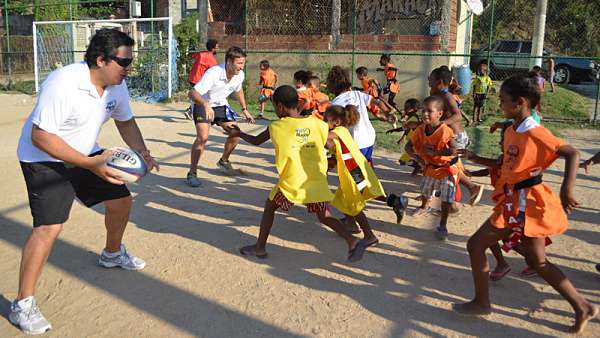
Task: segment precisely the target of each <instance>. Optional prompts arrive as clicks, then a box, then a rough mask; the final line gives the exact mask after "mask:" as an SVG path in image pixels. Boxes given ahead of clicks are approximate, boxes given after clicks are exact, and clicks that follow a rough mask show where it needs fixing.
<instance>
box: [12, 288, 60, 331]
mask: <svg viewBox="0 0 600 338" xmlns="http://www.w3.org/2000/svg"><path fill="white" fill-rule="evenodd" d="M19 303H21V305H19ZM24 303H25V304H24ZM8 319H9V320H10V322H11V323H13V324H14V325H16V326H18V327H19V328H20V329H21V331H23V333H25V334H28V335H35V334H42V333H44V332H46V331H49V330H51V329H52V325H50V323H49V322H48V320H46V318H45V317H44V315H42V313H41V312H40V308H39V307H38V306H37V304H36V303H35V298H33V296H31V297H27V298H25V299H22V300H21V301H17V300H16V299H15V301H13V302H12V304H10V313H9V314H8Z"/></svg>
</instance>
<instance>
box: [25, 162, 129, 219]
mask: <svg viewBox="0 0 600 338" xmlns="http://www.w3.org/2000/svg"><path fill="white" fill-rule="evenodd" d="M100 153H101V152H97V153H94V154H92V155H90V156H95V155H98V154H100ZM21 170H22V171H23V176H24V177H25V184H26V185H27V195H28V197H29V207H30V209H31V215H32V216H33V226H34V227H38V226H40V225H50V224H62V223H64V222H66V221H67V219H69V213H70V212H71V207H72V206H73V200H74V199H75V197H77V198H78V199H79V200H80V201H81V203H83V204H84V205H85V206H86V207H92V206H94V205H96V204H98V203H100V202H104V201H109V200H114V199H118V198H123V197H127V196H129V195H131V194H130V193H129V189H127V187H126V186H125V185H124V184H123V185H115V184H112V183H108V182H106V181H105V180H103V179H101V178H100V177H98V176H97V175H95V174H94V173H92V172H91V171H89V170H87V169H83V168H79V167H69V166H68V165H67V166H65V164H64V163H62V162H31V163H29V162H21Z"/></svg>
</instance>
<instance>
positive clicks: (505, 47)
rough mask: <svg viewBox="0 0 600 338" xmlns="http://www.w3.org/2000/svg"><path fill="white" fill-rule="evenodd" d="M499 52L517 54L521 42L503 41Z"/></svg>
mask: <svg viewBox="0 0 600 338" xmlns="http://www.w3.org/2000/svg"><path fill="white" fill-rule="evenodd" d="M497 51H498V52H503V53H517V52H518V51H519V42H518V41H502V43H501V44H500V45H499V46H498V50H497Z"/></svg>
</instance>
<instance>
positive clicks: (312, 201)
mask: <svg viewBox="0 0 600 338" xmlns="http://www.w3.org/2000/svg"><path fill="white" fill-rule="evenodd" d="M272 100H273V106H274V108H275V112H276V114H277V116H278V117H279V120H277V121H274V122H272V123H271V125H269V128H268V129H267V130H265V131H263V132H262V133H260V134H259V135H258V136H252V135H248V134H246V133H243V132H241V131H240V130H239V129H238V128H231V129H229V130H228V132H229V133H230V135H232V136H238V137H241V138H242V139H243V140H244V141H246V142H248V143H251V144H254V145H260V144H262V143H264V142H266V141H268V140H269V139H271V141H272V142H273V145H274V147H275V166H276V168H277V173H278V174H279V180H278V181H277V185H275V187H273V190H271V193H270V194H269V198H268V199H267V201H266V202H265V208H264V211H263V217H262V220H261V223H260V232H259V235H258V239H257V242H256V244H254V245H248V246H245V247H243V248H241V249H240V253H241V254H242V255H245V256H256V257H258V258H266V257H267V252H266V250H265V247H266V244H267V239H268V237H269V233H270V232H271V227H272V226H273V219H274V216H275V211H276V210H277V209H282V210H284V211H287V210H288V209H289V208H290V207H291V206H292V205H294V203H302V204H305V205H306V206H307V208H308V211H309V212H310V213H315V214H317V218H318V219H319V221H320V222H321V223H323V224H325V225H327V226H329V227H330V228H332V229H333V230H334V231H335V232H336V233H337V234H338V235H339V236H341V237H342V238H344V239H345V240H346V242H347V244H348V249H349V252H348V260H350V261H352V262H354V261H357V260H360V259H361V258H362V256H363V253H364V251H365V245H364V242H362V241H359V239H358V238H356V237H354V236H352V235H351V234H350V233H349V232H348V231H347V230H346V229H345V227H344V225H343V224H342V223H341V222H340V221H339V220H338V219H336V218H334V217H333V216H332V215H331V213H330V212H329V208H328V202H330V201H331V200H332V199H333V194H332V193H331V191H330V190H329V187H328V183H327V156H326V150H325V146H326V144H327V136H328V132H329V131H328V126H327V123H325V122H323V121H321V120H319V119H317V118H316V117H313V116H307V117H304V116H301V115H300V113H299V112H298V109H297V106H298V94H297V93H296V90H295V89H294V88H292V87H291V86H280V87H278V88H277V89H276V90H275V92H274V93H273V97H272Z"/></svg>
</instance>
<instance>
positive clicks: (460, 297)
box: [0, 95, 600, 337]
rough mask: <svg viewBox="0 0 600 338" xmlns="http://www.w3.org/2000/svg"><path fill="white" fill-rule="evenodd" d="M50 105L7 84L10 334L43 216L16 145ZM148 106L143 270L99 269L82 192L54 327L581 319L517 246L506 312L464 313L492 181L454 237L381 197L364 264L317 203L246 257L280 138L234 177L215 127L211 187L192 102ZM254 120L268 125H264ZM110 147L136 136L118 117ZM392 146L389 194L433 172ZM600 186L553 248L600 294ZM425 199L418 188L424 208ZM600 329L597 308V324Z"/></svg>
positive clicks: (244, 161)
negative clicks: (470, 242) (411, 164)
mask: <svg viewBox="0 0 600 338" xmlns="http://www.w3.org/2000/svg"><path fill="white" fill-rule="evenodd" d="M34 103H35V101H34V98H32V97H29V96H25V95H0V105H1V107H2V108H1V109H0V111H2V113H1V114H0V150H1V152H0V156H1V159H0V168H1V169H0V172H1V173H2V174H1V175H0V180H1V184H2V190H3V191H2V197H1V198H0V210H1V212H0V217H1V219H0V228H1V231H0V253H1V254H0V276H2V277H1V278H0V313H1V314H2V316H3V317H4V318H0V337H15V336H20V335H21V334H20V332H19V331H18V330H17V329H16V328H15V327H13V326H12V325H11V324H10V323H9V322H8V320H7V319H6V317H7V314H8V310H9V306H10V301H12V299H14V297H15V295H16V292H17V281H18V269H19V260H20V250H21V247H22V245H23V243H24V241H25V239H26V237H27V235H28V234H29V232H30V228H31V215H30V211H29V207H28V202H27V194H26V189H25V183H24V181H23V178H22V175H21V171H20V167H19V165H18V162H17V158H16V146H17V141H18V136H19V134H20V129H21V126H22V125H23V122H24V120H25V118H26V116H27V115H28V114H29V112H30V110H31V108H32V106H33V104H34ZM133 107H134V111H135V114H136V117H137V120H138V123H139V125H140V127H141V129H142V131H143V133H144V136H145V138H146V140H147V144H148V146H149V148H150V149H151V150H152V153H153V155H154V156H155V157H157V158H158V159H159V160H160V164H161V166H162V170H161V172H160V173H158V174H151V175H149V176H147V177H145V178H144V179H143V181H142V182H141V184H139V185H131V187H130V188H131V190H132V191H133V192H134V195H135V203H134V207H133V210H132V213H131V218H130V223H129V227H128V230H127V231H126V233H125V240H124V242H125V243H126V244H127V246H128V249H129V250H130V251H131V252H133V253H134V254H135V255H138V256H139V257H141V258H143V259H145V260H146V262H147V267H146V268H145V269H144V270H142V271H141V272H129V271H124V270H119V269H112V270H107V269H103V268H101V267H99V266H98V265H97V259H98V253H99V252H100V250H101V249H102V248H103V246H104V236H105V231H104V226H103V212H104V210H103V208H102V207H97V208H94V209H86V208H85V207H82V206H81V205H80V204H78V203H75V205H74V207H73V210H72V213H71V218H70V219H69V221H68V222H67V223H66V224H65V226H64V228H63V231H62V234H61V236H60V238H59V240H58V241H57V242H56V245H55V247H54V250H53V252H52V255H51V256H50V259H49V261H48V265H47V266H46V268H45V270H44V273H43V275H42V278H41V281H40V283H39V286H38V291H37V295H36V298H37V300H38V303H39V305H40V307H41V309H42V311H43V313H44V315H45V316H46V317H47V318H48V319H49V320H50V321H51V323H52V324H53V326H54V329H53V330H52V331H51V332H49V333H48V334H47V336H50V337H87V336H94V337H116V336H128V337H173V336H198V337H286V336H302V337H420V336H433V337H440V336H461V337H462V336H485V337H533V336H536V337H537V336H542V337H550V336H565V335H566V334H565V333H564V332H565V330H566V329H567V326H568V325H571V324H572V317H573V315H572V312H571V308H570V306H569V305H568V303H567V302H566V301H564V300H563V299H562V298H561V297H560V296H559V295H558V294H557V293H556V292H555V291H554V290H553V289H552V288H551V287H550V286H548V285H546V284H545V282H544V281H543V280H541V279H540V278H533V279H527V278H521V277H520V276H519V274H518V273H519V271H521V270H522V269H523V268H524V267H525V263H524V261H523V260H522V259H521V258H520V257H518V256H517V255H516V254H513V253H511V254H509V255H508V261H509V263H510V264H511V265H512V267H513V271H512V272H511V274H510V275H509V276H508V277H506V278H505V279H503V280H502V281H500V282H498V283H495V284H493V285H492V287H491V294H492V301H493V303H494V307H495V313H494V314H493V315H491V316H488V317H487V318H470V317H462V316H460V315H457V314H455V313H453V312H452V311H451V307H450V306H451V303H452V302H457V301H464V300H467V299H469V298H470V297H471V296H472V292H473V289H472V280H471V273H470V269H469V267H468V264H469V259H468V255H467V252H466V249H465V246H466V241H467V239H468V236H469V235H470V234H472V233H473V232H474V231H475V230H476V229H477V227H479V225H480V224H482V223H483V222H484V220H485V219H486V218H487V216H488V215H489V214H490V210H491V201H490V199H489V195H490V190H489V187H488V188H487V190H486V194H485V196H484V198H483V200H482V203H481V205H480V206H477V207H469V206H465V207H463V208H462V210H461V212H460V214H458V215H457V216H451V218H450V220H449V229H450V232H451V234H450V238H449V241H447V242H443V243H442V242H439V241H437V240H436V239H435V237H434V233H433V229H434V227H435V224H436V218H435V217H434V216H430V215H429V216H424V217H420V218H414V217H411V216H407V217H405V219H404V221H403V224H401V225H397V224H395V217H394V214H393V213H392V211H391V210H389V209H388V208H387V207H385V206H384V205H383V204H381V203H370V204H369V205H368V210H367V215H368V217H369V218H370V220H371V224H372V226H373V228H374V230H375V233H376V235H377V236H379V239H380V242H381V243H380V245H379V246H377V247H375V248H372V249H370V250H369V251H368V252H367V253H366V254H365V256H364V258H363V260H362V261H360V262H357V263H348V262H347V261H346V258H345V257H346V246H345V243H344V242H343V241H342V240H341V239H340V238H338V237H337V236H336V235H335V234H334V233H333V232H332V231H330V230H327V229H325V228H324V227H323V226H320V225H318V224H317V221H316V218H315V217H314V216H312V215H309V214H307V212H306V210H305V209H304V208H303V207H294V208H293V209H292V210H291V211H290V212H289V213H287V214H284V213H278V214H277V215H276V218H275V226H274V227H273V232H272V235H271V237H270V242H269V246H268V247H267V249H268V250H269V253H270V256H269V258H268V259H267V260H253V259H247V258H244V257H242V256H240V255H239V254H238V253H237V249H238V248H239V247H240V246H242V245H246V244H251V243H253V242H254V240H255V238H256V235H257V234H258V226H257V225H258V223H259V220H260V216H261V213H262V206H263V203H264V200H265V198H266V197H267V194H268V192H269V190H270V189H271V187H272V186H273V185H274V183H275V182H276V174H275V168H274V165H273V156H274V153H273V149H272V146H271V145H270V144H267V145H265V146H262V147H253V146H249V145H246V144H242V145H240V146H239V147H238V149H237V150H236V151H235V153H234V155H233V156H232V161H233V162H234V163H235V164H237V165H238V166H239V167H240V168H242V169H243V170H245V171H246V172H247V175H245V176H240V177H225V176H222V175H220V172H219V171H218V170H217V169H216V165H215V163H216V162H217V160H218V158H219V155H220V152H221V151H222V143H223V141H224V135H223V134H222V133H221V132H220V131H219V130H217V129H212V131H211V133H212V135H211V137H210V141H209V145H208V151H207V153H206V156H205V157H204V158H203V159H202V161H201V165H202V170H201V171H200V172H199V176H201V179H202V182H203V186H202V187H200V188H190V187H188V186H187V185H186V184H185V182H184V179H183V178H184V177H185V174H186V172H187V167H188V164H187V163H188V158H189V155H188V154H189V147H190V144H191V143H192V142H193V126H192V123H191V122H190V121H187V120H185V119H184V118H183V115H182V113H181V111H182V109H184V108H185V104H184V103H181V104H175V103H173V104H166V105H148V104H141V103H134V104H133ZM242 128H243V129H245V130H250V131H252V132H259V131H261V130H262V129H263V128H264V125H257V126H248V125H243V126H242ZM566 135H567V139H568V140H569V141H570V142H572V144H574V145H575V146H576V147H577V148H578V149H580V150H581V151H582V154H583V155H584V157H586V158H587V157H588V156H589V155H590V154H591V153H592V152H595V151H597V150H600V134H599V133H597V132H588V131H581V130H577V131H566ZM100 144H101V145H102V146H105V147H110V146H123V145H124V143H123V142H122V141H121V139H120V137H119V136H118V133H117V131H116V129H115V127H114V124H113V123H112V122H109V123H108V124H106V126H105V127H104V130H103V132H102V134H101V139H100ZM376 155H377V156H376V160H375V162H376V171H377V173H378V175H379V176H380V178H381V179H382V182H383V184H384V187H385V188H386V191H388V192H404V191H406V192H409V193H412V194H413V195H415V194H416V191H417V189H418V181H417V180H416V179H413V178H411V177H410V176H409V175H408V172H407V169H402V168H399V167H398V166H397V165H396V159H397V157H398V155H397V154H393V153H386V152H384V151H382V150H377V151H376ZM563 165H564V162H562V161H557V162H556V163H555V165H553V166H552V167H551V168H550V169H549V170H548V171H547V173H546V175H545V176H544V179H545V181H546V182H549V183H550V185H551V186H552V187H553V189H554V190H555V191H557V189H558V185H559V184H560V182H561V175H562V167H563ZM480 181H481V182H486V183H487V179H481V180H480ZM331 182H334V179H333V178H332V180H331ZM599 188H600V166H597V167H594V168H593V170H592V171H591V173H590V174H589V175H585V174H583V173H581V174H580V175H579V179H578V181H577V188H576V197H577V198H578V200H579V202H580V203H581V204H582V207H581V208H580V209H578V210H577V211H575V212H574V213H573V214H572V215H571V216H570V221H571V223H570V228H569V230H568V232H567V233H566V234H564V235H562V236H558V237H556V238H554V244H552V245H551V246H550V247H548V257H549V259H550V260H552V261H553V262H554V263H557V264H558V265H559V266H560V267H561V268H562V270H563V272H564V273H565V274H566V275H567V276H568V277H569V278H570V279H571V280H572V281H573V283H574V284H575V286H576V287H577V288H578V289H579V290H580V291H581V293H582V294H583V295H584V296H585V297H586V298H587V299H589V300H590V301H592V302H593V303H595V304H599V303H600V274H599V273H597V272H596V271H595V268H594V265H595V264H596V263H598V262H600V250H598V249H599V248H600V246H599V245H600V232H599V231H600V229H599V228H598V223H600V212H599V207H598V205H599V204H598V200H597V198H600V191H599V190H598V189H599ZM416 204H417V202H416V201H411V206H410V207H411V209H412V208H413V207H415V206H416ZM598 332H600V321H598V319H596V320H594V321H593V322H591V323H590V325H589V326H588V328H587V331H586V335H587V336H590V337H591V336H594V335H595V336H596V337H597V336H598Z"/></svg>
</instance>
